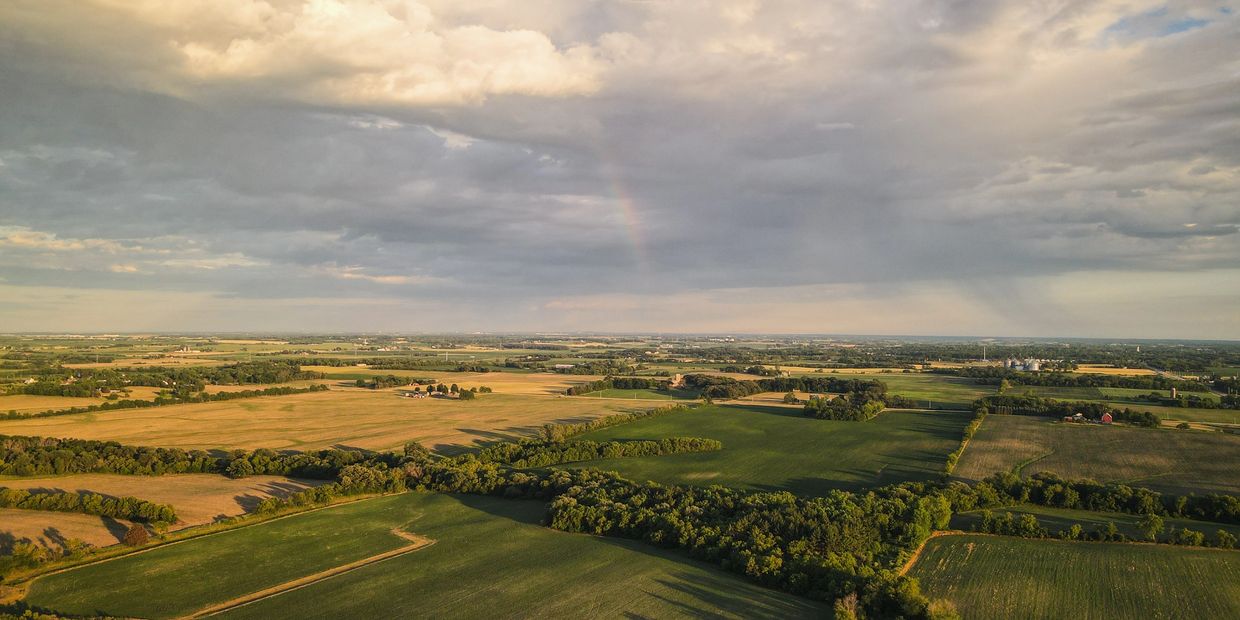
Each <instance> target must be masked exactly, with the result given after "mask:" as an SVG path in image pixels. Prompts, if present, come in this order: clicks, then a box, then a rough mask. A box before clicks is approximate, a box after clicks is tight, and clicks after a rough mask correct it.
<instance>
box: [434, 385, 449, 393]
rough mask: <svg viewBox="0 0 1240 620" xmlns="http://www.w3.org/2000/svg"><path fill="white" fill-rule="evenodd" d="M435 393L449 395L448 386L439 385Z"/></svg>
mask: <svg viewBox="0 0 1240 620" xmlns="http://www.w3.org/2000/svg"><path fill="white" fill-rule="evenodd" d="M435 391H436V392H439V393H440V394H447V393H448V386H446V385H444V384H442V383H440V384H439V385H437V386H435Z"/></svg>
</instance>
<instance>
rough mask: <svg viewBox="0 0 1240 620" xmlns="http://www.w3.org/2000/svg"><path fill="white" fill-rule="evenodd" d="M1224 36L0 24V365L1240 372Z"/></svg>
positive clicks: (344, 10)
mask: <svg viewBox="0 0 1240 620" xmlns="http://www.w3.org/2000/svg"><path fill="white" fill-rule="evenodd" d="M1238 15H1240V3H1237V2H1205V1H1203V2H1194V1H1185V2H1173V3H1170V4H1166V3H1161V2H1144V1H1141V0H1131V1H1125V2H1110V1H1097V2H1088V1H1079V2H1074V1H1070V0H1059V1H1037V2H1029V1H1015V0H1013V1H996V0H987V1H977V2H966V1H948V0H944V1H938V2H864V1H857V2H824V1H821V0H808V1H805V2H792V1H785V2H773V3H762V2H757V1H738V2H706V1H702V2H676V1H671V2H636V1H633V2H603V1H597V2H589V1H585V0H565V1H559V0H526V1H523V2H498V1H482V0H477V1H472V2H460V1H459V0H452V1H440V0H424V1H421V2H415V1H405V2H398V1H381V0H311V1H308V2H302V1H295V0H268V1H259V0H177V1H176V2H171V3H169V2H163V1H159V0H148V1H145V2H143V1H138V0H124V1H122V0H94V1H83V0H7V1H6V2H3V3H0V331H16V330H54V331H132V330H285V331H295V330H339V331H346V330H347V331H361V330H372V331H373V330H389V331H393V330H409V331H419V330H422V331H425V330H433V331H445V330H608V331H695V332H702V331H746V332H785V333H787V332H816V333H891V334H912V333H920V334H972V335H1078V336H1116V337H1120V336H1127V337H1181V338H1232V339H1234V338H1240V310H1238V308H1240V18H1238Z"/></svg>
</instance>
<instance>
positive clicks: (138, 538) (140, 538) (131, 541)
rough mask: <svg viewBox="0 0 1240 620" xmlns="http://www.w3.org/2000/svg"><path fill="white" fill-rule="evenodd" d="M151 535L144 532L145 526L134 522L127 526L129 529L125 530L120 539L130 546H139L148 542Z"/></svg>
mask: <svg viewBox="0 0 1240 620" xmlns="http://www.w3.org/2000/svg"><path fill="white" fill-rule="evenodd" d="M150 540H151V536H150V535H149V534H147V533H146V528H144V527H142V526H141V525H139V524H137V523H135V524H133V525H131V526H129V531H127V532H125V537H124V538H123V539H122V541H123V542H124V543H125V544H126V545H129V546H130V547H140V546H142V545H145V544H146V543H148V542H150Z"/></svg>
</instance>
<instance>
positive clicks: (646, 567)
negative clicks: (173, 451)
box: [26, 493, 825, 618]
mask: <svg viewBox="0 0 1240 620" xmlns="http://www.w3.org/2000/svg"><path fill="white" fill-rule="evenodd" d="M544 513H545V504H543V503H541V502H528V501H510V500H503V499H498V498H488V497H479V496H452V495H440V494H424V493H405V494H400V495H392V496H385V497H379V498H374V499H370V500H365V501H360V502H354V503H352V504H347V505H344V506H341V507H340V508H338V509H337V508H333V509H326V510H322V511H319V512H317V513H312V514H306V515H304V516H302V515H298V516H294V517H290V518H287V519H285V520H282V521H279V522H273V523H265V524H262V525H258V526H255V527H251V528H247V529H244V530H239V531H237V532H235V533H233V532H230V533H225V534H220V535H217V536H213V537H210V538H205V539H202V540H199V541H193V542H187V543H185V544H182V545H177V546H176V547H172V548H169V549H168V550H167V551H164V552H162V553H161V552H157V551H152V552H149V553H145V554H141V555H138V556H133V557H129V558H120V559H118V560H114V561H112V562H109V563H108V564H107V567H106V569H104V570H99V569H96V568H95V567H83V568H81V569H76V570H71V571H67V572H64V573H61V574H58V575H53V576H49V577H46V578H43V579H40V580H38V581H36V582H35V583H34V584H33V585H32V587H31V589H30V594H29V596H28V597H27V599H26V600H27V602H28V603H30V604H32V605H36V606H39V607H45V608H48V609H53V610H56V611H60V612H62V613H82V614H94V613H107V614H111V615H118V616H131V617H132V616H142V617H149V618H168V617H177V616H183V615H186V614H190V613H193V612H194V611H196V610H200V609H203V608H204V607H207V606H208V605H211V604H215V603H219V602H222V601H225V600H228V599H232V598H237V597H241V596H244V595H246V594H248V593H253V592H257V591H260V590H263V589H264V588H270V587H273V586H277V585H279V584H282V583H286V582H289V581H292V580H294V579H297V578H300V577H305V576H307V575H310V574H312V573H315V572H319V571H323V570H326V569H328V568H331V567H333V566H340V565H343V564H347V563H348V562H351V561H356V560H358V559H360V558H363V557H366V556H369V555H374V554H376V553H382V552H383V550H384V549H383V546H384V545H387V549H388V550H390V549H391V548H393V547H395V546H396V545H397V544H399V543H401V542H403V541H400V540H398V539H395V538H394V537H393V536H391V534H390V529H391V528H393V527H398V528H400V529H402V530H404V531H411V532H417V534H418V535H420V536H425V537H427V538H430V539H434V540H436V541H437V543H436V544H435V545H433V546H430V547H425V548H422V549H420V550H418V551H417V552H416V553H408V554H405V555H400V556H398V557H393V558H390V559H387V560H385V561H383V562H380V563H377V564H370V565H365V566H361V567H360V568H357V569H356V570H352V571H349V572H346V573H343V574H340V575H338V576H335V577H333V578H331V579H329V580H327V581H320V582H316V583H311V584H309V585H306V586H304V587H299V588H297V589H294V590H291V591H288V592H285V593H282V594H280V595H279V596H276V597H274V598H268V599H264V600H259V601H255V602H253V603H251V604H247V605H245V606H243V607H237V608H233V609H230V610H229V611H226V612H224V613H222V614H220V617H272V616H273V615H276V616H291V617H344V616H349V615H356V614H357V613H359V612H366V613H368V614H370V615H377V616H380V617H399V616H408V615H419V616H424V617H425V616H451V617H467V618H468V617H488V618H490V617H495V614H496V610H502V609H514V610H515V609H521V610H523V612H526V613H531V614H543V615H550V616H557V615H560V616H562V615H580V614H581V613H583V610H593V612H597V613H598V614H602V615H622V614H623V613H625V612H626V611H629V610H634V613H638V614H640V615H648V616H658V617H667V616H672V617H674V616H696V617H701V616H716V617H717V616H722V617H769V618H777V617H818V616H821V615H823V614H824V613H825V608H824V607H823V606H821V605H819V604H817V603H814V602H812V601H808V600H805V599H800V598H797V597H794V596H791V595H787V594H783V593H779V592H775V591H772V590H767V589H765V588H762V587H760V586H756V585H752V584H749V583H747V582H745V581H743V580H741V579H740V578H739V577H736V576H733V575H731V574H728V573H724V572H722V571H720V570H717V569H714V568H711V567H708V566H706V565H703V564H700V563H698V562H694V561H692V560H688V559H686V558H684V557H683V556H681V555H678V554H675V553H674V552H667V551H662V550H658V549H654V548H652V547H649V546H647V545H645V544H643V543H638V542H633V541H618V540H613V539H607V538H598V537H592V536H583V535H579V534H568V533H564V532H558V531H554V530H550V529H547V528H545V527H542V526H541V525H539V523H540V521H541V519H542V517H543V515H544ZM178 547H179V549H178ZM375 549H378V551H375ZM517 574H519V575H521V577H520V579H519V580H518V579H515V578H514V575H517ZM593 612H591V613H593Z"/></svg>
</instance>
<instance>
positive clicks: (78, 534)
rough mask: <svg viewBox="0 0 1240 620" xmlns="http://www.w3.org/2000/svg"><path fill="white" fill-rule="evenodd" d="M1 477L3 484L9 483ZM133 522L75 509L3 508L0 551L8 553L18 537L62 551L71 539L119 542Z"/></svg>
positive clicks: (100, 543)
mask: <svg viewBox="0 0 1240 620" xmlns="http://www.w3.org/2000/svg"><path fill="white" fill-rule="evenodd" d="M8 482H9V481H7V480H0V484H8ZM130 525H131V524H130V523H129V522H128V521H121V520H118V519H112V518H108V517H96V516H94V515H86V514H80V513H76V512H45V511H43V510H18V509H16V508H0V554H4V553H8V552H9V550H10V549H11V548H12V546H13V543H14V542H17V541H26V542H32V543H34V544H36V545H39V546H40V547H43V548H45V549H52V550H56V551H59V550H61V549H63V548H64V547H65V543H66V542H67V541H69V540H71V539H76V540H80V541H82V542H85V543H87V544H89V545H92V546H95V547H106V546H108V545H115V544H116V543H119V542H120V541H121V539H122V538H123V537H124V536H125V531H126V530H128V529H129V526H130Z"/></svg>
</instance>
